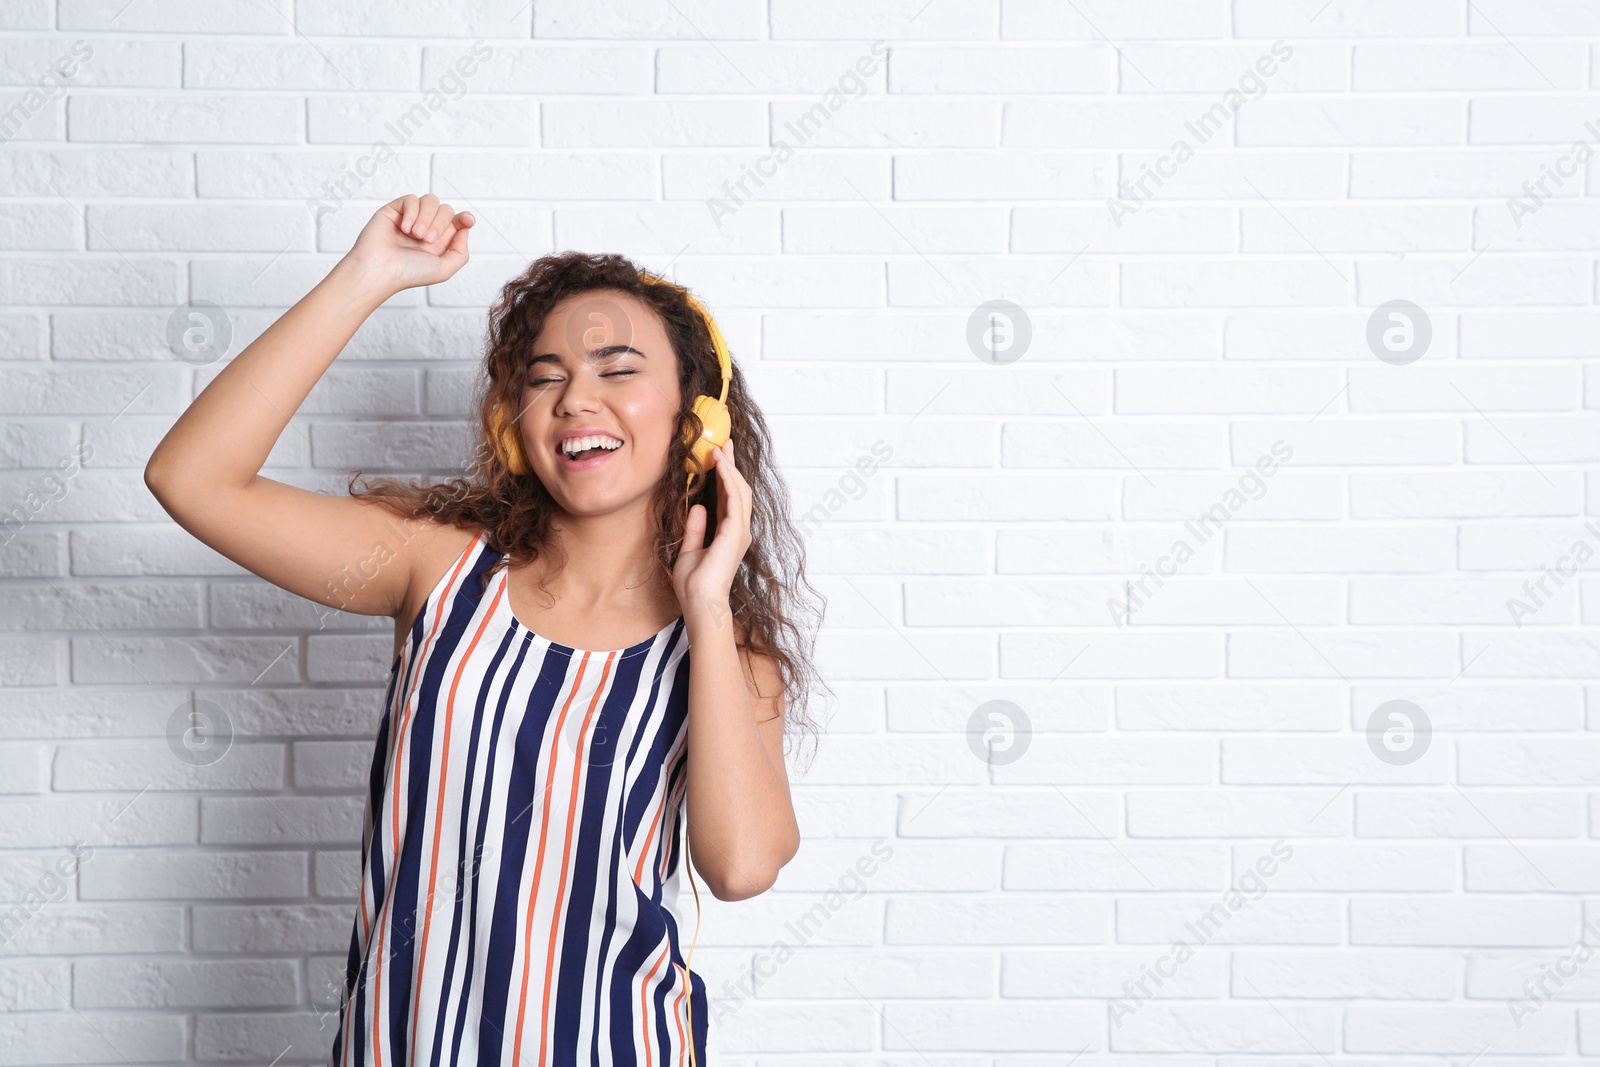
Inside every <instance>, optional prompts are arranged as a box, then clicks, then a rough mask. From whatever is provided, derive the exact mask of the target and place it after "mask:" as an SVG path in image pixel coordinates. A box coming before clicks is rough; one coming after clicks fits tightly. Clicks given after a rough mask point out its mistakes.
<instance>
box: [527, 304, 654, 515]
mask: <svg viewBox="0 0 1600 1067" xmlns="http://www.w3.org/2000/svg"><path fill="white" fill-rule="evenodd" d="M524 381H525V384H524V387H523V391H522V409H523V410H522V416H521V419H520V420H519V425H520V427H521V430H522V435H523V444H524V445H525V446H526V448H527V451H528V456H529V458H530V459H531V460H532V462H533V472H534V474H535V475H536V476H537V477H538V478H539V480H540V481H541V482H543V483H544V485H545V487H546V488H547V489H549V491H550V495H551V496H553V497H554V498H555V499H556V502H557V503H558V504H560V505H561V507H562V508H563V509H564V510H566V511H568V512H571V513H573V514H594V513H600V512H606V511H611V510H613V509H615V508H617V507H620V506H622V505H625V504H627V503H630V502H631V501H633V500H636V499H638V498H639V497H641V496H644V495H647V494H648V493H649V492H650V491H651V490H652V489H653V488H654V486H655V484H656V482H658V481H659V480H660V479H661V474H662V470H663V467H664V465H665V463H666V456H667V449H668V448H669V446H670V445H671V441H672V434H673V433H674V432H676V431H677V426H678V410H679V408H680V406H681V396H682V393H681V391H680V389H679V388H678V360H677V356H676V354H675V353H674V352H673V349H672V344H671V342H670V341H668V340H667V332H666V326H665V325H664V324H663V323H662V321H661V319H660V317H659V316H658V315H657V314H656V312H655V310H654V309H653V308H651V307H650V306H649V305H648V304H646V303H644V302H643V301H641V300H639V299H638V298H637V297H634V296H633V295H631V294H629V293H624V292H622V291H620V290H616V289H595V290H591V291H589V292H584V293H576V294H574V295H572V296H569V297H567V298H566V299H564V300H562V301H561V302H560V303H558V304H557V305H556V306H555V307H554V308H553V309H552V310H551V311H550V313H549V314H548V315H547V316H545V321H544V326H543V328H542V329H541V330H540V332H539V336H538V338H537V339H535V341H534V345H533V350H532V351H531V352H529V353H528V362H527V363H526V377H525V379H524ZM574 436H578V437H590V438H596V437H598V438H604V439H606V440H604V441H602V442H596V441H594V440H590V441H589V442H587V443H588V444H590V445H595V444H597V443H599V444H603V445H611V444H615V442H616V441H621V442H622V443H621V445H620V446H619V447H617V448H615V449H614V450H611V451H605V450H603V449H601V448H595V449H592V450H590V451H586V452H583V453H580V454H579V456H578V458H577V460H576V461H574V460H572V459H569V458H568V457H567V455H566V453H565V450H564V449H563V447H562V441H563V440H564V439H566V438H569V437H574Z"/></svg>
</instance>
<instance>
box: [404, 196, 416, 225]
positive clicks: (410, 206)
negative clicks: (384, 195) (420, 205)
mask: <svg viewBox="0 0 1600 1067" xmlns="http://www.w3.org/2000/svg"><path fill="white" fill-rule="evenodd" d="M416 219H417V194H415V193H407V194H406V195H405V196H402V197H401V198H400V232H401V233H410V232H411V224H412V223H413V222H415V221H416Z"/></svg>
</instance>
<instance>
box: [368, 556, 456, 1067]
mask: <svg viewBox="0 0 1600 1067" xmlns="http://www.w3.org/2000/svg"><path fill="white" fill-rule="evenodd" d="M482 537H483V534H482V533H478V534H475V535H473V538H472V543H471V544H469V545H467V548H466V551H464V552H462V553H461V558H460V559H458V560H456V569H455V570H453V571H451V572H450V584H449V585H448V586H447V587H446V588H445V594H444V597H443V599H441V600H440V601H439V603H438V604H436V605H434V613H433V625H432V626H430V627H429V628H428V636H427V638H426V639H425V640H424V641H423V647H424V648H428V647H429V646H431V645H432V644H433V642H434V641H435V640H436V639H437V637H438V633H439V623H440V621H441V620H442V619H443V618H444V614H445V613H444V611H443V610H442V609H443V606H444V605H446V604H448V603H450V601H451V600H452V599H453V598H454V597H455V591H456V579H457V578H458V577H460V575H461V568H463V567H465V566H466V565H467V560H468V559H470V558H471V557H472V555H473V550H474V549H475V548H476V547H477V544H478V541H479V540H480V539H481V538H482ZM422 656H423V658H424V659H425V658H426V656H427V653H426V652H423V653H422ZM421 682H422V671H417V672H416V674H415V675H414V676H413V677H412V679H411V690H410V692H408V693H407V694H406V698H405V703H404V704H403V705H402V715H401V721H400V728H399V729H398V730H397V731H395V743H394V762H393V764H392V765H391V766H390V768H389V778H388V781H387V783H386V785H387V791H388V793H389V795H390V797H392V798H393V800H394V803H393V804H391V805H390V810H391V811H392V813H393V815H394V834H393V836H392V837H391V838H390V840H389V844H390V847H391V849H392V851H393V856H394V863H391V864H390V865H389V871H388V879H387V881H385V882H384V884H385V885H386V886H388V887H389V892H388V894H387V895H386V896H385V897H384V898H383V907H381V908H379V909H378V952H377V955H376V957H374V965H373V972H372V1056H373V1062H374V1063H375V1064H377V1067H383V1046H382V1045H380V1044H379V1043H378V1023H379V1020H380V1018H381V1017H382V1015H383V932H384V925H385V924H386V923H387V921H388V920H387V919H386V918H385V916H387V915H389V914H391V913H393V911H394V896H395V894H394V868H395V865H396V864H398V863H399V862H400V782H399V773H400V753H401V751H402V750H404V748H405V731H406V727H407V726H408V725H410V722H411V708H412V697H414V696H416V692H417V686H418V685H420V684H421Z"/></svg>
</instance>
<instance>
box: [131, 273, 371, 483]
mask: <svg viewBox="0 0 1600 1067" xmlns="http://www.w3.org/2000/svg"><path fill="white" fill-rule="evenodd" d="M398 291H399V288H398V287H396V286H395V285H393V284H392V283H391V282H389V281H387V280H386V279H383V278H381V277H380V275H379V274H378V273H377V272H376V271H375V270H373V269H371V268H368V267H366V266H365V265H363V264H362V263H360V262H359V261H356V260H352V259H351V258H350V257H348V256H346V257H345V258H344V259H341V260H340V261H339V262H338V264H337V265H335V266H334V268H333V270H332V271H330V272H329V273H328V276H327V277H325V278H323V279H322V281H320V282H318V283H317V285H316V286H315V287H314V288H313V289H312V290H311V291H310V292H308V293H307V294H306V295H305V296H303V297H301V298H300V300H299V301H298V302H297V303H296V304H295V305H294V306H293V307H291V308H290V309H289V310H288V311H286V312H284V313H283V315H282V317H280V318H279V319H278V320H277V321H276V322H274V323H273V324H272V325H271V326H269V327H268V328H267V329H266V331H265V332H263V333H262V334H261V336H260V337H257V338H256V339H255V340H254V341H253V342H251V343H250V344H249V345H248V346H247V347H246V348H245V350H244V351H243V352H240V353H239V354H238V355H237V356H235V357H234V358H233V360H232V362H230V363H229V364H228V365H227V366H225V367H223V368H222V370H221V372H220V373H218V374H217V376H216V378H214V379H213V380H212V382H211V384H210V385H208V386H206V388H205V389H204V390H202V391H201V393H200V395H199V396H198V397H196V398H195V400H194V402H193V403H191V404H190V405H189V407H188V408H187V409H186V410H185V411H184V412H183V414H182V415H180V416H179V417H178V420H177V422H175V423H174V424H173V425H172V428H171V429H170V430H168V431H167V435H166V436H165V437H163V438H162V439H161V443H160V444H158V445H157V446H156V449H155V451H154V452H152V453H151V456H150V461H149V463H148V464H147V466H146V468H145V480H146V482H148V483H151V484H152V485H153V484H154V483H155V482H156V481H158V480H159V481H161V482H162V483H163V484H180V483H181V484H182V485H183V486H184V487H185V488H186V489H187V490H190V491H194V490H196V489H199V490H204V489H206V488H208V487H211V488H215V487H228V486H234V487H237V486H244V485H248V484H249V483H250V481H251V480H252V479H253V478H255V476H256V475H257V474H258V473H259V472H260V470H261V468H262V466H263V465H264V464H265V463H266V461H267V456H268V454H269V453H271V451H272V448H273V446H274V445H275V444H276V443H277V440H278V437H279V436H280V435H281V434H282V433H283V430H284V427H286V426H287V425H288V424H289V419H290V418H291V417H292V416H293V415H294V413H295V412H296V411H297V410H299V408H300V405H301V404H302V403H304V402H305V398H306V396H307V395H308V394H309V393H310V392H311V389H312V387H313V386H315V385H316V384H317V381H318V379H320V378H321V377H322V375H323V373H324V372H326V371H327V369H328V367H329V365H330V364H332V363H333V361H334V359H336V358H337V357H338V355H339V353H340V352H341V351H343V349H344V346H345V345H346V344H348V343H349V341H350V338H351V337H353V336H354V335H355V332H356V330H357V329H358V328H359V327H360V326H361V324H362V323H363V322H365V321H366V319H367V316H369V315H371V314H372V312H373V311H375V310H376V309H377V308H378V307H379V305H381V304H382V303H383V302H384V301H385V300H387V299H388V298H389V297H390V296H392V295H394V293H396V292H398Z"/></svg>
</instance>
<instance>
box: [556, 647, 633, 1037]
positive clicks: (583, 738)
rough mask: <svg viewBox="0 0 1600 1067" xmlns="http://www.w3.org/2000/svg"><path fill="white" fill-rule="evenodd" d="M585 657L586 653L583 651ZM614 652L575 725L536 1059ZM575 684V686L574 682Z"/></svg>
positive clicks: (586, 658)
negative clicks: (595, 726)
mask: <svg viewBox="0 0 1600 1067" xmlns="http://www.w3.org/2000/svg"><path fill="white" fill-rule="evenodd" d="M583 658H584V660H585V661H587V660H588V659H589V654H588V653H587V652H585V653H584V654H583ZM616 658H617V657H616V653H614V652H613V653H612V654H611V655H609V656H607V657H606V663H605V667H604V668H602V670H601V673H600V684H599V685H597V686H595V690H594V696H593V697H591V698H590V699H589V712H588V714H587V715H585V716H584V719H583V725H582V726H580V727H579V728H578V744H577V745H576V746H575V747H576V754H575V755H574V757H573V760H572V795H571V796H570V797H569V798H568V799H567V839H566V842H565V843H564V844H563V845H562V849H561V881H560V882H559V883H558V884H557V886H556V902H557V906H556V907H555V908H554V909H552V912H551V916H550V945H549V947H548V948H547V949H546V950H545V958H546V960H548V961H549V963H547V965H546V966H545V969H544V1009H543V1014H542V1015H541V1016H540V1022H539V1062H540V1063H544V1062H545V1034H546V1032H547V1031H548V1030H549V1027H550V978H551V973H552V972H553V971H554V970H555V967H554V966H553V964H554V961H555V957H556V931H557V929H558V928H559V927H560V925H561V903H562V902H563V901H564V900H565V898H566V895H567V872H568V871H569V870H570V869H571V867H572V826H573V823H575V822H576V821H577V818H578V784H579V782H580V780H581V779H582V777H583V768H584V766H585V765H586V764H587V762H588V754H589V739H590V738H591V737H592V736H593V735H592V734H591V733H590V732H589V726H590V724H591V723H593V722H594V715H595V709H596V708H598V707H599V706H600V701H601V699H602V698H604V696H605V692H606V679H608V678H610V677H611V664H612V662H613V661H614V660H615V659H616ZM574 688H576V686H574Z"/></svg>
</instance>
